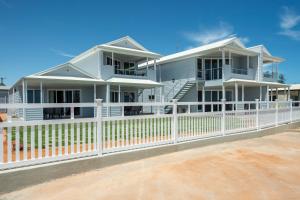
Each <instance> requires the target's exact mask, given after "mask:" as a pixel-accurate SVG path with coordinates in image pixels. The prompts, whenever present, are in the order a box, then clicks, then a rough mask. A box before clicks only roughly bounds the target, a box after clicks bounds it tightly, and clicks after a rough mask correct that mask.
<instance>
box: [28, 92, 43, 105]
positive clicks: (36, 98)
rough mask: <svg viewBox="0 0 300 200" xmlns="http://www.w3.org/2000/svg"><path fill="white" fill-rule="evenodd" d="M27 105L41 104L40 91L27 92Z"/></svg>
mask: <svg viewBox="0 0 300 200" xmlns="http://www.w3.org/2000/svg"><path fill="white" fill-rule="evenodd" d="M27 103H41V92H40V90H27Z"/></svg>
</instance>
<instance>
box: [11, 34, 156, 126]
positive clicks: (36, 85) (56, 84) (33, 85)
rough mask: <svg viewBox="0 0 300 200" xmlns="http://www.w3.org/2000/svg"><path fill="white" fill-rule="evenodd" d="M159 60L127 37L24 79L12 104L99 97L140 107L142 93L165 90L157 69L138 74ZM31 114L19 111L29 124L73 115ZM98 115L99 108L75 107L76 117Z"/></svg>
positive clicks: (15, 89)
mask: <svg viewBox="0 0 300 200" xmlns="http://www.w3.org/2000/svg"><path fill="white" fill-rule="evenodd" d="M159 57H160V55H159V54H157V53H154V52H151V51H149V50H147V49H146V48H145V47H143V46H142V45H141V44H139V43H138V42H136V41H135V40H134V39H132V38H131V37H129V36H126V37H123V38H120V39H118V40H114V41H112V42H108V43H105V44H102V45H96V46H95V47H93V48H91V49H88V50H87V51H85V52H83V53H81V54H80V55H78V56H76V57H74V58H73V59H71V60H70V61H68V62H67V63H64V64H61V65H59V66H55V67H53V68H50V69H47V70H45V71H42V72H38V73H35V74H32V75H29V76H26V77H23V78H21V79H20V80H18V81H17V82H16V83H15V84H14V85H13V86H12V87H11V89H10V99H11V102H14V103H79V102H94V100H95V99H98V98H101V99H103V100H104V102H136V101H138V97H139V95H141V94H142V90H144V89H149V88H159V87H161V84H160V83H158V82H156V81H155V80H156V67H154V68H153V67H152V68H151V69H150V68H149V69H148V68H145V69H144V70H138V64H140V63H143V62H147V61H152V62H153V63H155V62H156V59H158V58H159ZM154 65H155V64H154ZM25 112H26V113H23V111H22V110H19V111H18V113H17V115H19V116H20V117H24V118H25V119H26V120H33V119H52V118H65V117H69V116H70V109H69V108H53V109H50V108H49V109H26V110H25ZM108 112H109V113H108ZM119 112H120V108H115V109H114V110H109V111H108V110H107V111H105V112H104V113H108V114H110V115H113V114H114V113H115V114H117V113H119ZM125 112H130V110H127V111H126V110H125ZM135 112H139V110H136V109H135ZM125 114H126V113H125ZM93 115H94V111H93V108H75V117H89V116H93Z"/></svg>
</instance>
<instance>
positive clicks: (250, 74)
mask: <svg viewBox="0 0 300 200" xmlns="http://www.w3.org/2000/svg"><path fill="white" fill-rule="evenodd" d="M224 76H225V80H228V79H231V78H237V79H246V80H255V69H254V68H249V69H247V67H237V66H235V67H231V66H230V65H225V68H224Z"/></svg>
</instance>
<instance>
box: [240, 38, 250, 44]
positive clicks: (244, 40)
mask: <svg viewBox="0 0 300 200" xmlns="http://www.w3.org/2000/svg"><path fill="white" fill-rule="evenodd" d="M239 39H240V41H241V42H242V43H244V44H246V43H248V42H250V39H249V38H248V37H239Z"/></svg>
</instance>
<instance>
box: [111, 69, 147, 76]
mask: <svg viewBox="0 0 300 200" xmlns="http://www.w3.org/2000/svg"><path fill="white" fill-rule="evenodd" d="M114 74H118V75H126V76H147V70H134V69H115V71H114Z"/></svg>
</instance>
